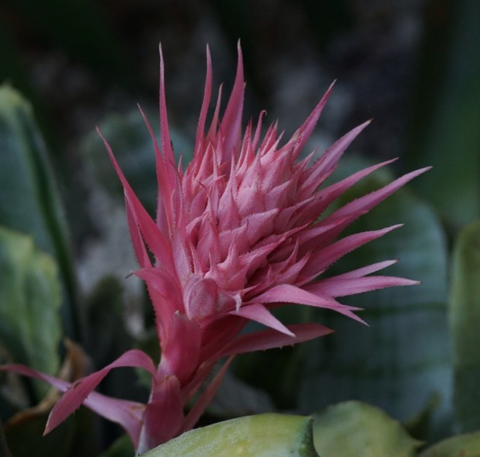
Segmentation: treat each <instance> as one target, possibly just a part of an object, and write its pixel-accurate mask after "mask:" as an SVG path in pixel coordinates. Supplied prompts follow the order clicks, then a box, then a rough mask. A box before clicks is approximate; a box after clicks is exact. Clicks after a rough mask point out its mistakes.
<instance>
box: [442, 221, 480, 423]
mask: <svg viewBox="0 0 480 457" xmlns="http://www.w3.org/2000/svg"><path fill="white" fill-rule="evenodd" d="M449 311H450V313H449V317H450V329H451V333H452V339H453V367H454V408H455V416H456V419H457V422H458V425H459V426H460V430H461V431H463V432H473V431H475V430H478V429H480V390H479V386H480V354H479V348H480V332H479V328H478V323H479V322H480V222H475V223H472V224H470V225H469V226H467V227H466V228H465V229H464V230H463V231H462V232H461V234H460V236H459V238H458V241H457V243H456V246H455V251H454V257H453V283H452V291H451V297H450V310H449Z"/></svg>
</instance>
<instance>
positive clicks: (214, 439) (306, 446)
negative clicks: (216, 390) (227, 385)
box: [143, 414, 317, 457]
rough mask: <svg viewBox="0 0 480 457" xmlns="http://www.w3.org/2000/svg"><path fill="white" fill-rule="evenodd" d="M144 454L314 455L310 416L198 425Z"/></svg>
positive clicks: (171, 456)
mask: <svg viewBox="0 0 480 457" xmlns="http://www.w3.org/2000/svg"><path fill="white" fill-rule="evenodd" d="M143 455H144V456H145V457H205V456H215V457H232V456H237V455H238V456H242V457H308V456H310V457H315V456H316V455H317V454H316V452H315V449H314V447H313V440H312V419H311V418H310V417H301V416H287V415H281V414H259V415H257V416H248V417H242V418H240V419H232V420H229V421H225V422H220V423H218V424H214V425H210V426H208V427H204V428H199V429H196V430H192V431H190V432H187V433H184V434H183V435H181V436H179V437H178V438H175V439H173V440H171V441H169V442H168V443H166V444H163V445H161V446H159V447H157V448H155V449H153V450H152V451H149V452H147V453H146V454H143Z"/></svg>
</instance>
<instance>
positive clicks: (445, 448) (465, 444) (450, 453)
mask: <svg viewBox="0 0 480 457" xmlns="http://www.w3.org/2000/svg"><path fill="white" fill-rule="evenodd" d="M420 457H480V432H476V433H471V434H468V435H459V436H454V437H452V438H448V439H446V440H444V441H441V442H440V443H437V444H435V445H434V446H431V447H429V448H428V449H427V450H425V451H424V452H422V453H421V454H420Z"/></svg>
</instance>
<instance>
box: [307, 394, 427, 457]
mask: <svg viewBox="0 0 480 457" xmlns="http://www.w3.org/2000/svg"><path fill="white" fill-rule="evenodd" d="M313 430H314V432H313V433H314V441H315V448H316V449H317V452H318V453H319V455H321V456H322V457H338V456H341V457H387V456H388V457H414V456H415V455H416V453H415V448H416V447H417V446H418V444H419V443H418V442H417V441H415V440H414V439H413V438H412V437H410V436H409V435H408V434H407V432H406V431H405V430H404V429H403V428H402V426H401V425H400V423H398V422H397V421H396V420H394V419H392V418H391V417H389V416H388V415H387V414H385V413H384V412H383V411H382V410H380V409H378V408H375V407H373V406H370V405H367V404H365V403H361V402H357V401H349V402H345V403H340V404H337V405H334V406H330V407H329V408H327V409H326V410H325V411H323V412H322V413H320V414H318V416H316V417H315V422H314V429H313Z"/></svg>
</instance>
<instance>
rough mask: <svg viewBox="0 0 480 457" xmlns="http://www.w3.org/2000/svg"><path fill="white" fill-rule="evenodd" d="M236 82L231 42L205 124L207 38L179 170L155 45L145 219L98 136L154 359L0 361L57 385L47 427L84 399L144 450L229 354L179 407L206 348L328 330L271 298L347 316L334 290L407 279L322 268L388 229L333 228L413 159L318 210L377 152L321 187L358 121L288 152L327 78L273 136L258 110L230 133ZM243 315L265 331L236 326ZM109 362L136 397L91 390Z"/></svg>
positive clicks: (300, 140) (131, 355)
mask: <svg viewBox="0 0 480 457" xmlns="http://www.w3.org/2000/svg"><path fill="white" fill-rule="evenodd" d="M244 88H245V83H244V79H243V66H242V58H241V52H240V48H239V59H238V68H237V74H236V80H235V84H234V87H233V90H232V94H231V96H230V99H229V101H228V104H227V107H226V110H225V113H224V114H223V116H222V117H221V116H220V105H221V101H220V99H221V91H220V94H219V97H218V101H217V103H216V108H215V111H214V114H213V119H212V121H211V124H210V126H209V128H208V129H207V127H206V119H207V112H208V108H209V105H210V100H211V95H212V66H211V60H210V54H209V52H208V49H207V78H206V85H205V94H204V100H203V103H202V107H201V111H200V118H199V122H198V130H197V135H196V140H195V147H194V156H193V160H192V161H191V163H189V164H188V166H187V168H186V170H185V172H183V171H182V167H181V166H180V165H179V164H177V163H176V161H175V156H174V152H173V149H172V145H171V141H170V133H169V126H168V120H167V108H166V101H165V88H164V70H163V57H161V65H160V124H161V144H160V145H159V144H157V142H156V140H155V136H154V135H153V133H152V141H153V148H154V150H155V154H156V164H157V165H156V167H157V176H158V206H157V217H156V220H154V219H152V218H151V217H150V215H149V214H148V213H147V211H146V210H145V209H144V207H143V206H142V204H141V203H140V201H139V200H138V198H137V197H136V195H135V194H134V192H133V190H132V188H131V187H130V185H129V183H128V182H127V180H126V179H125V176H124V174H123V173H122V171H121V169H120V167H119V166H118V163H117V162H116V160H115V157H114V155H113V153H112V151H111V149H110V147H109V145H108V143H107V142H105V144H106V147H107V151H108V154H109V155H110V158H111V160H112V163H113V166H114V167H115V170H116V172H117V174H118V176H119V178H120V180H121V182H122V184H123V187H124V190H125V201H126V211H127V219H128V225H129V228H130V234H131V238H132V242H133V246H134V248H135V252H136V256H137V259H138V263H139V266H140V268H139V269H138V270H137V271H136V275H137V276H139V277H140V278H142V279H143V280H144V281H145V283H146V286H147V289H148V292H149V295H150V298H151V300H152V304H153V307H154V310H155V316H156V329H157V333H158V337H159V341H160V346H161V352H162V356H161V362H160V364H159V366H158V367H154V365H153V363H152V361H151V360H150V359H149V357H148V356H147V355H145V354H144V353H142V352H140V351H129V352H127V353H125V354H124V355H122V356H121V357H120V358H119V359H117V360H116V361H115V362H113V363H112V364H110V365H108V366H107V367H105V368H103V369H101V370H100V371H97V372H95V373H93V374H91V375H90V376H87V377H86V378H83V379H81V380H78V381H76V382H75V383H74V384H73V387H71V386H69V385H68V384H67V383H61V382H58V381H55V380H54V378H51V377H47V376H46V375H42V374H39V373H37V372H34V371H33V370H31V369H27V368H19V366H18V365H17V366H5V367H3V368H4V369H10V370H14V371H19V372H21V373H23V374H26V375H30V376H36V377H40V378H42V379H44V380H46V381H47V382H50V383H52V384H54V385H56V387H58V388H60V389H61V390H65V391H66V393H65V394H64V395H63V397H62V398H61V399H60V400H59V402H58V403H57V404H56V406H55V407H54V408H53V410H52V412H51V415H50V418H49V422H48V424H47V430H46V431H47V432H48V431H50V430H51V429H53V428H54V427H56V426H57V425H58V424H59V423H60V422H62V421H63V420H64V419H65V418H66V417H67V416H68V415H70V414H71V413H72V412H73V411H74V410H75V409H76V408H77V407H78V406H80V404H81V403H83V402H85V404H86V405H87V406H89V407H91V408H92V409H94V410H95V411H96V412H97V413H99V414H101V415H103V416H105V417H107V418H109V419H111V420H115V421H117V422H119V423H120V424H121V425H122V426H123V427H124V428H125V430H126V431H127V432H128V434H129V436H130V437H131V439H132V440H133V442H134V444H135V446H136V448H137V450H138V452H140V453H142V452H145V451H146V450H148V449H151V448H152V447H154V446H157V445H159V444H161V443H163V442H165V441H168V440H169V439H171V438H173V437H175V436H177V435H179V434H181V433H182V432H184V431H186V430H189V429H190V428H192V427H193V426H194V425H195V422H196V421H197V419H198V418H199V416H200V415H201V414H202V412H203V410H204V409H205V407H206V406H207V405H208V403H209V402H210V401H211V399H212V398H213V396H214V394H215V392H216V390H217V388H218V386H219V385H220V382H221V380H222V377H223V374H224V372H225V371H226V369H227V366H228V363H229V362H227V363H225V364H224V365H223V367H222V368H221V370H220V371H219V372H218V374H217V375H216V377H215V378H214V379H213V380H212V381H211V382H210V384H209V386H208V387H207V388H206V389H205V390H204V393H203V394H202V395H201V396H200V397H199V399H198V400H197V401H196V403H195V404H194V406H193V408H192V409H191V410H190V411H189V412H188V413H185V411H184V408H185V405H186V403H187V402H188V401H189V400H191V399H192V397H193V396H194V394H195V393H196V392H197V391H198V389H199V388H200V387H201V386H202V385H203V384H204V383H205V381H206V379H207V377H208V376H209V375H210V373H211V371H212V368H213V367H214V365H215V364H216V363H217V362H218V361H219V360H220V359H222V358H224V357H230V359H229V360H231V357H232V356H235V355H237V354H242V353H245V352H251V351H257V350H265V349H269V348H278V347H282V346H285V345H293V344H296V343H299V342H302V341H307V340H311V339H313V338H317V337H320V336H324V335H327V334H328V333H330V332H331V330H330V329H327V328H326V327H324V326H322V325H319V324H315V323H307V324H296V325H290V326H286V325H284V324H283V323H282V322H280V321H279V320H278V319H277V318H276V317H275V316H274V315H273V314H272V312H271V311H272V309H274V308H276V307H278V306H280V305H283V304H300V305H306V306H313V307H318V308H326V309H331V310H333V311H336V312H339V313H341V314H344V315H345V316H348V317H350V318H352V319H356V320H358V321H361V319H360V318H359V317H358V316H357V315H356V314H355V311H358V308H353V307H350V306H346V305H343V304H341V303H340V302H338V301H337V298H338V297H343V296H346V295H353V294H358V293H363V292H367V291H371V290H376V289H381V288H384V287H392V286H405V285H412V284H416V281H412V280H409V279H403V278H395V277H389V276H368V275H370V274H371V273H374V272H376V271H378V270H380V269H383V268H385V267H388V266H389V265H391V264H392V263H394V262H395V261H384V262H380V263H377V264H374V265H370V266H366V267H364V268H361V269H358V270H355V271H350V272H348V273H344V274H341V275H338V276H334V277H329V278H327V279H323V278H322V275H323V274H324V273H325V271H326V270H327V269H328V268H329V267H330V265H332V264H333V263H334V262H335V261H337V260H338V259H339V258H341V257H342V256H344V255H345V254H347V253H348V252H350V251H352V250H354V249H356V248H358V247H360V246H362V245H364V244H366V243H368V242H370V241H372V240H375V239H377V238H379V237H381V236H383V235H385V234H386V233H388V232H390V231H392V230H394V229H395V228H397V227H399V225H394V226H392V227H388V228H385V229H381V230H376V231H370V232H363V233H357V234H353V235H349V236H346V237H344V238H340V239H339V235H340V234H341V233H342V231H343V230H344V229H345V228H346V227H347V226H348V225H349V224H351V223H352V222H353V221H355V220H356V219H358V218H359V217H360V216H362V215H363V214H365V213H366V212H368V211H369V210H370V209H371V208H373V207H374V206H376V205H377V204H378V203H380V202H381V201H383V200H384V199H385V198H387V197H388V196H389V195H391V194H392V193H393V192H395V191H396V190H397V189H399V188H400V187H401V186H403V185H404V184H405V183H407V182H408V181H410V180H411V179H413V178H414V177H416V176H418V175H419V174H421V173H423V172H424V171H426V168H425V169H421V170H417V171H414V172H412V173H409V174H407V175H405V176H403V177H401V178H399V179H397V180H395V181H393V182H392V183H390V184H389V185H387V186H385V187H383V188H381V189H379V190H377V191H375V192H372V193H370V194H368V195H365V196H364V197H362V198H359V199H357V200H354V201H352V202H350V203H348V204H346V205H344V206H343V207H341V208H340V209H337V210H335V211H333V212H332V213H331V214H329V215H328V216H325V217H322V215H323V214H324V212H325V210H326V209H327V208H328V207H329V206H330V205H331V204H332V203H333V202H335V201H336V200H337V199H338V197H340V196H341V195H342V194H343V193H344V192H345V191H346V190H348V189H349V188H350V187H351V186H353V185H354V184H355V183H356V182H358V181H359V180H361V179H362V178H364V177H366V176H367V175H369V174H370V173H372V172H374V171H375V170H377V169H378V168H380V167H383V166H385V165H387V164H388V163H390V162H391V161H387V162H384V163H381V164H379V165H375V166H372V167H369V168H367V169H365V170H362V171H359V172H357V173H355V174H353V175H351V176H349V177H348V178H346V179H344V180H342V181H340V182H337V183H335V184H331V185H328V186H323V187H322V185H323V184H324V182H325V180H326V179H327V178H328V177H329V176H330V175H331V173H332V172H333V171H334V169H335V168H336V166H337V164H338V161H339V159H340V157H341V156H342V154H343V152H344V151H345V149H346V148H347V147H348V146H349V145H350V143H351V142H352V141H353V140H354V139H355V137H356V136H357V135H358V134H359V133H360V132H361V131H362V130H363V129H364V128H365V127H366V126H367V125H368V122H367V123H364V124H362V125H360V126H359V127H356V128H355V129H353V130H352V131H350V132H349V133H347V134H346V135H345V136H343V137H342V138H340V139H339V140H338V141H336V142H335V143H334V144H333V145H332V146H330V148H328V149H327V150H326V151H325V152H324V153H323V154H322V155H320V156H319V157H317V154H316V153H315V152H313V153H311V154H310V155H308V156H307V157H306V158H304V159H302V160H298V158H299V155H300V153H301V152H302V150H303V148H304V146H305V144H306V142H307V140H308V139H309V137H310V135H311V133H312V131H313V129H314V127H315V125H316V123H317V120H318V118H319V116H320V114H321V112H322V110H323V108H324V106H325V104H326V102H327V99H328V96H329V94H330V92H331V90H332V88H331V87H330V88H329V89H328V91H327V93H326V94H325V96H324V97H323V98H322V99H321V101H320V102H319V103H318V105H317V106H316V107H315V108H314V110H313V112H312V113H311V114H310V116H309V117H308V119H307V120H306V121H305V123H304V124H303V125H302V126H301V127H300V128H299V129H298V130H297V131H296V133H295V134H294V135H293V137H292V138H291V139H290V140H288V141H287V142H286V143H285V144H283V145H281V144H280V139H281V135H278V134H277V126H276V125H272V126H270V127H269V128H268V130H267V131H266V133H265V134H264V135H262V120H263V116H264V113H261V114H260V117H259V119H258V122H257V124H256V126H254V125H253V124H252V122H250V123H248V125H247V127H246V129H245V132H244V133H243V134H242V109H243V100H244ZM145 121H146V123H147V126H148V128H149V130H150V132H152V129H151V127H150V125H149V124H148V121H147V120H146V119H145ZM148 251H150V253H151V254H152V255H153V258H154V261H153V262H152V261H151V258H150V255H149V252H148ZM249 321H255V322H258V323H260V324H263V325H264V326H266V327H269V329H267V330H264V331H260V332H255V333H240V332H241V331H242V329H244V327H245V326H246V324H247V323H248V322H249ZM361 322H362V321H361ZM121 366H136V367H142V368H144V369H146V370H147V371H149V372H150V373H151V375H152V388H151V394H150V398H149V401H148V403H147V404H146V405H139V404H136V403H131V402H125V401H123V400H115V399H107V400H105V399H106V397H103V396H100V394H93V393H92V391H93V389H95V387H96V386H97V385H98V384H99V383H100V381H101V380H102V379H103V378H104V377H105V376H106V375H107V374H108V372H109V371H110V370H111V369H113V368H116V367H121ZM55 383H56V384H55ZM95 395H96V396H95ZM97 401H98V402H97ZM96 402H97V403H96ZM102 402H103V403H102ZM112 418H113V419H112Z"/></svg>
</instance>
